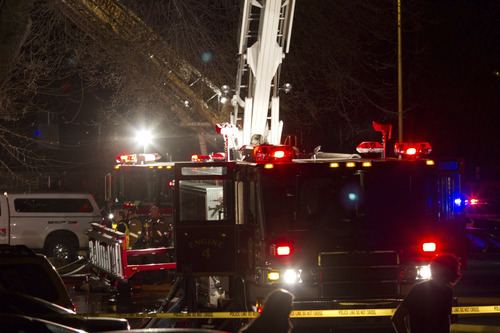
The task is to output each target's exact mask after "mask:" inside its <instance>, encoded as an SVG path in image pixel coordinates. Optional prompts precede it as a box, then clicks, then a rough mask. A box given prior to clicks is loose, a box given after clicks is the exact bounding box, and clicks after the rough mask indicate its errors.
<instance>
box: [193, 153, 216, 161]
mask: <svg viewBox="0 0 500 333" xmlns="http://www.w3.org/2000/svg"><path fill="white" fill-rule="evenodd" d="M210 161H212V156H210V155H197V154H194V155H191V162H210Z"/></svg>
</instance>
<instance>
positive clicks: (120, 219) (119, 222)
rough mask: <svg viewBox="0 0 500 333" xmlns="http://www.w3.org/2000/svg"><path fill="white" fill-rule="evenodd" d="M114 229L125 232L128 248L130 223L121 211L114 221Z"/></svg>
mask: <svg viewBox="0 0 500 333" xmlns="http://www.w3.org/2000/svg"><path fill="white" fill-rule="evenodd" d="M112 228H113V229H115V230H116V231H119V232H123V233H124V234H125V240H126V241H127V248H128V246H129V242H130V236H129V229H128V223H127V220H126V219H125V213H124V212H123V211H121V210H120V211H119V212H117V213H116V219H115V220H113V224H112Z"/></svg>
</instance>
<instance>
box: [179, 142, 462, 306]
mask: <svg viewBox="0 0 500 333" xmlns="http://www.w3.org/2000/svg"><path fill="white" fill-rule="evenodd" d="M282 147H283V146H274V147H273V146H269V147H268V148H267V150H266V151H267V155H266V154H262V153H261V154H260V155H259V151H260V152H261V150H259V149H255V150H254V151H255V152H256V153H257V154H256V156H255V159H254V161H239V162H208V163H176V165H175V195H174V202H175V205H174V207H175V209H174V224H175V235H176V253H177V273H178V274H179V275H181V276H198V277H200V281H201V280H203V278H202V277H205V279H206V280H209V281H208V282H206V283H199V284H198V288H199V289H198V295H199V296H198V300H199V301H201V302H202V303H203V302H204V303H205V304H206V305H209V306H211V307H218V306H220V304H221V299H223V298H225V297H229V298H232V299H240V300H244V301H243V303H244V306H245V310H250V309H251V307H252V306H256V307H258V306H259V304H260V302H261V301H262V300H263V299H264V298H265V296H266V295H267V294H268V293H269V292H270V291H271V290H272V289H274V288H286V289H287V290H290V291H291V292H292V293H294V295H295V297H296V299H295V301H296V305H295V309H317V308H318V307H324V308H330V309H331V308H334V307H338V306H340V304H342V302H341V301H343V300H344V301H345V300H350V301H353V300H357V301H359V302H360V303H363V302H362V301H361V300H380V299H385V300H395V299H401V298H402V297H403V296H404V295H405V293H406V292H407V290H408V289H409V287H410V286H411V285H412V284H414V283H415V282H417V281H419V280H422V279H427V278H429V267H428V263H429V261H430V260H431V259H432V258H434V257H435V256H436V255H438V254H440V253H454V254H456V255H457V256H459V257H461V259H462V262H463V263H465V248H464V246H465V244H466V242H465V220H464V218H463V216H462V213H461V210H460V209H461V204H460V200H459V196H460V169H461V165H460V162H458V161H432V160H429V159H418V158H416V159H366V158H361V157H359V156H358V157H357V158H352V156H353V155H346V156H348V157H349V158H347V157H346V158H326V159H293V158H292V156H289V155H288V154H287V153H286V150H287V149H288V148H286V147H285V149H284V151H283V152H281V151H282V150H283V148H282ZM278 151H280V152H281V153H278V154H276V153H277V152H278ZM273 156H274V157H273ZM276 156H283V157H276ZM354 156H355V155H354ZM210 276H211V277H217V278H216V279H213V278H208V277H210ZM222 276H225V277H227V279H224V278H221V277H222ZM210 281H217V282H218V284H217V285H215V284H213V283H212V282H210ZM234 281H240V282H241V283H239V284H238V285H239V287H235V285H236V284H235V283H234ZM200 295H205V296H200ZM203 297H205V299H204V298H203ZM242 310H243V309H242Z"/></svg>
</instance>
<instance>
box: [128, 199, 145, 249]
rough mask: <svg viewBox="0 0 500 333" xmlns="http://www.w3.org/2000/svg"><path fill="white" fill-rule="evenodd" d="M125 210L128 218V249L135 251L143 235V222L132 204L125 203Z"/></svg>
mask: <svg viewBox="0 0 500 333" xmlns="http://www.w3.org/2000/svg"><path fill="white" fill-rule="evenodd" d="M123 208H124V209H126V211H127V215H126V218H127V220H128V232H129V242H128V243H127V245H128V246H127V248H128V249H134V248H137V247H136V243H137V241H138V240H139V238H141V235H142V222H141V220H139V217H138V216H137V213H136V207H135V205H134V204H133V203H132V202H127V203H125V205H123Z"/></svg>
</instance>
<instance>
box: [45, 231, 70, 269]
mask: <svg viewBox="0 0 500 333" xmlns="http://www.w3.org/2000/svg"><path fill="white" fill-rule="evenodd" d="M77 250H78V249H77V246H76V244H75V243H74V242H72V241H71V240H68V239H65V238H62V237H55V238H51V239H49V240H48V241H47V244H46V246H45V254H46V255H47V257H53V258H57V259H60V260H63V261H64V262H67V263H70V262H73V261H74V260H75V259H76V252H77Z"/></svg>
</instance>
